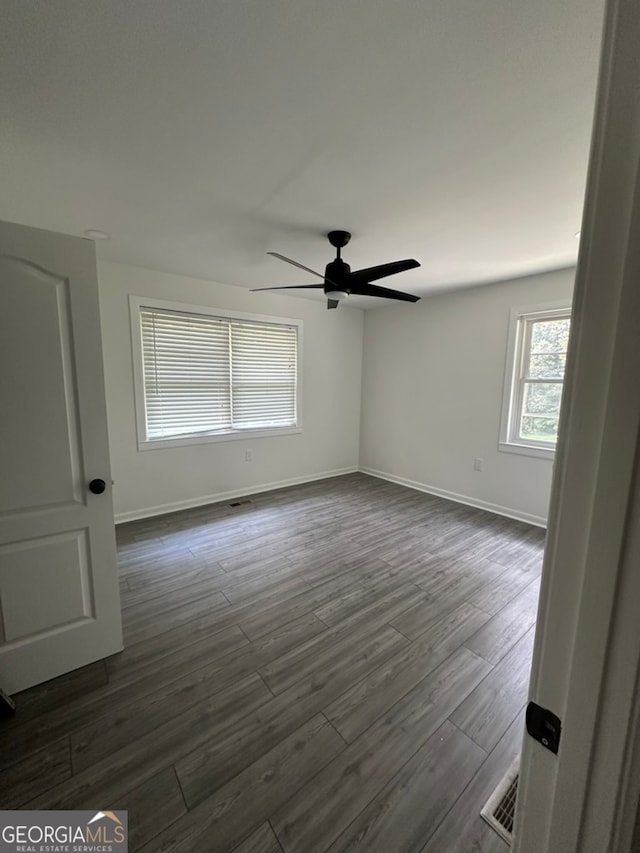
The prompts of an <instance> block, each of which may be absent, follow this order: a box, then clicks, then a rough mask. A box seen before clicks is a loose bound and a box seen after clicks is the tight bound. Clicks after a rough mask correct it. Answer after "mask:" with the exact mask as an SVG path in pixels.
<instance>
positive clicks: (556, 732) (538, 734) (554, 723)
mask: <svg viewBox="0 0 640 853" xmlns="http://www.w3.org/2000/svg"><path fill="white" fill-rule="evenodd" d="M561 730H562V722H561V720H560V717H556V715H555V714H554V713H553V711H548V710H547V709H546V708H541V707H540V705H536V703H535V702H529V704H528V705H527V732H528V733H529V735H530V736H531V737H532V738H533V739H534V740H537V741H538V742H539V743H541V744H542V745H543V746H545V747H546V748H547V749H549V750H551V752H553V753H554V754H555V755H557V754H558V747H559V746H560V732H561Z"/></svg>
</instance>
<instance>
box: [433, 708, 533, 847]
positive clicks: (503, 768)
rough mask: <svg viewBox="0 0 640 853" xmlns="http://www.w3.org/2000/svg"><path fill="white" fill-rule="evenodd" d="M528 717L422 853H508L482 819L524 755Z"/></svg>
mask: <svg viewBox="0 0 640 853" xmlns="http://www.w3.org/2000/svg"><path fill="white" fill-rule="evenodd" d="M523 733H524V714H523V713H520V714H518V716H517V717H516V719H515V720H514V721H513V723H512V724H511V725H510V726H509V728H508V729H507V731H506V732H505V733H504V735H503V736H502V737H501V738H500V741H499V742H498V744H497V745H496V746H495V747H494V749H493V750H492V752H491V754H490V755H489V757H488V758H487V760H486V761H485V762H484V764H483V765H482V767H481V768H480V770H479V771H478V773H477V774H476V775H475V777H474V778H473V780H472V781H471V783H470V784H469V785H468V786H467V787H466V788H465V790H464V792H463V793H462V795H461V797H460V798H459V799H458V800H457V801H456V803H455V805H454V806H453V807H452V808H451V809H450V811H449V812H448V814H447V815H446V817H445V818H444V820H443V821H442V822H441V823H440V825H439V826H438V827H437V829H436V830H435V832H434V833H433V834H432V835H431V836H430V838H429V840H428V842H427V844H426V845H425V847H424V848H423V849H422V851H421V853H445V851H446V853H449V851H451V853H453V851H455V853H508V851H509V847H508V845H507V844H506V843H505V842H504V841H503V840H502V839H501V838H500V836H499V835H498V834H497V833H496V832H495V831H494V830H493V829H491V827H490V826H489V825H488V824H486V823H485V822H484V820H483V819H482V818H481V817H480V810H481V809H482V807H483V806H484V805H485V803H486V802H487V800H488V799H489V797H490V796H491V794H492V793H493V791H494V789H495V788H496V786H497V785H498V783H499V782H500V780H501V779H502V777H503V775H504V774H505V773H506V772H507V769H508V768H509V766H510V764H511V762H512V761H513V759H514V758H515V757H516V755H518V753H519V752H520V748H521V746H522V736H523Z"/></svg>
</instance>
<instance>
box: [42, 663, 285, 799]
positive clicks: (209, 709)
mask: <svg viewBox="0 0 640 853" xmlns="http://www.w3.org/2000/svg"><path fill="white" fill-rule="evenodd" d="M270 698H271V693H270V692H269V690H268V688H267V687H266V685H265V684H264V682H263V681H262V680H261V679H260V678H259V676H257V675H250V676H248V677H247V678H245V679H243V680H242V681H239V682H237V683H236V684H233V685H232V686H231V687H229V688H228V689H227V690H224V691H222V692H220V693H217V694H216V695H215V696H214V697H212V698H211V699H209V700H208V701H206V702H204V703H200V704H199V705H196V706H194V707H193V708H189V709H188V710H187V711H186V712H185V713H183V714H179V713H176V715H175V717H174V719H173V720H171V721H170V722H168V723H165V725H164V726H161V727H160V728H158V729H154V730H153V731H152V732H150V733H149V734H148V735H145V736H144V737H142V738H140V739H139V740H138V741H137V742H135V743H132V744H128V745H127V746H125V747H123V748H122V749H120V750H118V751H117V752H115V753H113V754H112V755H110V756H109V757H108V758H107V759H105V760H103V761H100V762H98V763H97V764H95V765H93V766H91V767H88V768H87V769H86V770H84V771H82V772H80V773H77V774H76V775H74V776H72V777H71V779H68V780H67V781H66V782H63V783H62V784H60V785H58V786H57V787H56V788H55V789H54V790H51V791H48V792H47V793H46V794H43V795H42V796H38V797H36V798H35V799H34V800H32V801H30V802H29V803H28V804H26V805H27V806H28V807H29V808H32V809H83V808H92V807H93V806H94V805H95V803H96V802H111V801H113V800H115V799H119V798H120V797H121V796H122V794H123V793H124V792H126V791H129V790H132V789H133V788H136V787H138V786H139V785H142V784H143V783H145V782H147V781H148V780H149V779H150V778H151V777H152V776H154V775H155V774H156V773H158V772H159V771H160V770H163V769H166V767H168V766H169V765H171V764H173V763H175V761H176V759H177V758H179V756H181V755H184V754H185V753H186V752H189V751H190V750H194V751H197V750H201V749H203V748H204V747H205V745H206V744H208V743H210V742H211V741H214V742H215V741H216V740H217V739H218V738H221V737H223V733H224V731H225V729H228V728H229V727H230V726H231V727H233V728H235V727H236V726H237V725H238V722H237V721H238V720H241V719H242V718H243V717H244V716H245V715H248V714H251V713H252V712H253V711H255V710H256V709H257V708H260V707H261V706H262V705H263V704H264V703H265V702H266V701H268V699H270Z"/></svg>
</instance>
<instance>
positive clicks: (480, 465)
mask: <svg viewBox="0 0 640 853" xmlns="http://www.w3.org/2000/svg"><path fill="white" fill-rule="evenodd" d="M473 470H474V471H484V459H480V457H479V456H476V458H475V459H474V460H473Z"/></svg>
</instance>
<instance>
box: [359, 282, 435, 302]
mask: <svg viewBox="0 0 640 853" xmlns="http://www.w3.org/2000/svg"><path fill="white" fill-rule="evenodd" d="M351 293H353V294H354V295H356V296H383V297H384V298H385V299H398V300H400V301H401V302H418V301H419V300H420V297H419V296H414V295H413V294H412V293H403V292H402V291H401V290H391V289H390V288H388V287H378V285H377V284H369V283H365V284H358V285H355V286H354V285H351Z"/></svg>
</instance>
